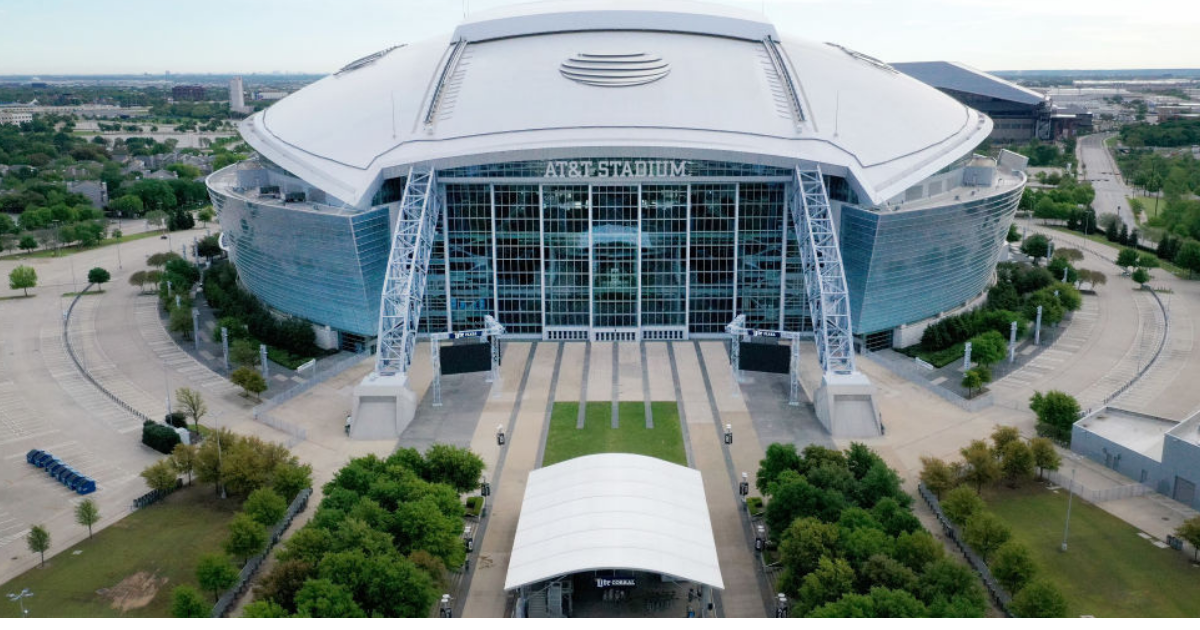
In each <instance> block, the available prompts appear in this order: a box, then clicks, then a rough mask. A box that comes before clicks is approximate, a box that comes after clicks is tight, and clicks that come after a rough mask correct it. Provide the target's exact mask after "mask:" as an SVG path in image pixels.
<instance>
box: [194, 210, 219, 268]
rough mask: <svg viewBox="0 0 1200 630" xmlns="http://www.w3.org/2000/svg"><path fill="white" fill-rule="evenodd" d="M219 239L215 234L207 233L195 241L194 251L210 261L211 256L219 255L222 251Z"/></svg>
mask: <svg viewBox="0 0 1200 630" xmlns="http://www.w3.org/2000/svg"><path fill="white" fill-rule="evenodd" d="M201 212H203V211H201ZM219 239H220V237H218V236H217V235H216V234H209V235H208V236H205V237H204V238H202V239H200V240H199V241H198V242H197V243H196V253H197V254H198V255H200V256H203V257H204V258H205V259H207V260H209V261H212V259H213V258H216V257H217V256H220V255H221V253H222V250H221V245H220V240H219Z"/></svg>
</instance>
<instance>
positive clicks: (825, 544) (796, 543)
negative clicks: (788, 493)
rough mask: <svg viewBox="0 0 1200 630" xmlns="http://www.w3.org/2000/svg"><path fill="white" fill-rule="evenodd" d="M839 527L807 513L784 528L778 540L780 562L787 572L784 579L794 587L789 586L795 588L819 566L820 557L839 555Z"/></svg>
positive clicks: (792, 589)
mask: <svg viewBox="0 0 1200 630" xmlns="http://www.w3.org/2000/svg"><path fill="white" fill-rule="evenodd" d="M838 531H839V530H838V526H837V525H835V524H833V523H825V522H822V521H820V520H819V519H815V518H812V517H805V518H798V519H796V520H795V521H794V522H793V523H792V524H791V525H790V526H789V527H788V528H787V530H786V531H784V532H783V536H782V537H781V542H780V543H779V554H780V564H781V565H782V566H783V570H784V573H785V577H784V578H782V582H786V583H788V584H790V585H793V586H794V587H795V588H790V589H786V590H788V591H790V592H793V593H794V592H796V588H798V587H799V584H800V580H802V579H804V576H806V575H808V574H809V573H812V572H813V571H815V570H816V569H817V564H818V562H819V561H820V560H821V558H824V557H833V556H835V555H836V553H837V549H838Z"/></svg>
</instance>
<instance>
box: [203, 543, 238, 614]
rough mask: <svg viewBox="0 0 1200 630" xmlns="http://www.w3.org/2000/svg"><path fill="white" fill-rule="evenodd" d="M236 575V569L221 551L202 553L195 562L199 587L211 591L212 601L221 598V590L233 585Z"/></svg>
mask: <svg viewBox="0 0 1200 630" xmlns="http://www.w3.org/2000/svg"><path fill="white" fill-rule="evenodd" d="M237 577H238V572H237V569H235V568H234V567H233V564H231V563H230V562H229V557H228V556H226V555H225V554H223V553H208V554H204V555H203V556H200V560H199V561H198V562H197V563H196V581H197V582H199V584H200V588H202V589H204V590H206V591H208V592H210V593H212V596H213V601H214V602H215V601H217V600H218V599H220V598H221V591H223V590H225V589H227V588H229V587H230V586H233V583H234V582H236V581H237Z"/></svg>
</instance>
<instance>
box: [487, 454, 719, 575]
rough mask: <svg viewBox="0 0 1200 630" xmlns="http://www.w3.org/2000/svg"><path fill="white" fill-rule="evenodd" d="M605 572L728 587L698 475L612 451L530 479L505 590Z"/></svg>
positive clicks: (557, 466) (547, 469)
mask: <svg viewBox="0 0 1200 630" xmlns="http://www.w3.org/2000/svg"><path fill="white" fill-rule="evenodd" d="M606 569H625V570H632V571H645V572H648V573H658V574H662V575H668V576H672V577H675V578H678V579H683V580H688V581H692V582H696V583H699V584H704V585H708V586H711V587H713V588H718V589H724V587H725V584H724V582H723V581H722V580H721V568H720V566H718V564H717V550H716V545H715V543H714V540H713V532H712V522H711V521H710V520H709V516H708V502H707V501H706V499H705V497H704V484H703V482H702V481H701V478H700V472H699V471H697V470H693V469H691V468H686V467H684V466H679V465H677V464H672V463H670V462H667V461H663V460H661V459H657V458H654V457H646V456H643V455H630V454H626V453H606V454H601V455H588V456H584V457H578V458H575V459H571V460H568V461H565V462H562V463H559V464H554V465H552V466H547V467H545V468H541V469H538V470H535V471H533V472H532V473H530V474H529V480H528V483H527V485H526V487H525V500H524V502H523V503H522V505H521V517H520V520H519V521H518V523H517V533H516V539H515V540H514V541H513V550H512V556H511V559H510V561H509V565H508V576H507V578H506V580H505V584H504V588H505V589H506V590H512V589H517V588H520V587H523V586H529V585H532V584H536V583H538V582H542V581H545V580H550V579H553V578H556V577H560V576H564V575H570V574H574V573H581V572H585V571H593V570H606Z"/></svg>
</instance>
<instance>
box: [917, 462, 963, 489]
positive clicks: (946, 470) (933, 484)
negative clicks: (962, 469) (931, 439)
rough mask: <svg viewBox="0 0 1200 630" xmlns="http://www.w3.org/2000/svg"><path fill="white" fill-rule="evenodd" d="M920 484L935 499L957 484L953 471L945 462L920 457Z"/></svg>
mask: <svg viewBox="0 0 1200 630" xmlns="http://www.w3.org/2000/svg"><path fill="white" fill-rule="evenodd" d="M921 483H923V484H925V487H926V488H929V491H930V492H932V493H933V494H934V496H936V497H937V498H939V499H940V498H942V495H943V494H944V493H946V492H948V491H949V490H950V489H951V488H953V487H954V486H955V485H957V484H958V479H957V478H956V477H955V476H954V471H953V470H952V469H951V468H950V466H948V465H947V464H946V462H945V461H943V460H941V459H938V458H936V457H925V456H922V457H921Z"/></svg>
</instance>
